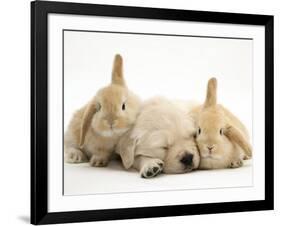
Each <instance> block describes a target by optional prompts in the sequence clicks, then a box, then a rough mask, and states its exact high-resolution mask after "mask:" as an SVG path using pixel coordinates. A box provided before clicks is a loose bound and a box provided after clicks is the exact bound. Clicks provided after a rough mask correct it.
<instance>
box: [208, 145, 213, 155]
mask: <svg viewBox="0 0 281 226" xmlns="http://www.w3.org/2000/svg"><path fill="white" fill-rule="evenodd" d="M207 148H208V150H209V152H210V153H211V152H212V150H213V149H214V145H210V146H207Z"/></svg>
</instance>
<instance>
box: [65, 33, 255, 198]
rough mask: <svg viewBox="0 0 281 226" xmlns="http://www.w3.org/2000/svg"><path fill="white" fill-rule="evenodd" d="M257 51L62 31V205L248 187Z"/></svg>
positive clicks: (214, 41) (169, 38) (243, 43)
mask: <svg viewBox="0 0 281 226" xmlns="http://www.w3.org/2000/svg"><path fill="white" fill-rule="evenodd" d="M252 47H253V40H252V39H249V38H224V37H204V36H198V37H196V36H188V35H184V36H177V35H172V34H171V35H167V34H166V35H161V34H138V33H122V32H121V33H118V32H115V33H114V32H97V31H79V30H64V31H63V81H64V84H63V85H64V89H63V90H64V94H63V97H64V162H65V163H64V181H63V183H64V186H63V188H64V191H63V193H64V195H85V194H97V193H122V192H123V193H126V192H145V191H163V190H184V189H215V188H228V187H247V186H251V185H252V183H253V177H252V170H253V168H252V161H253V160H252V155H254V153H255V150H254V149H253V150H252V142H251V138H252V134H253V133H252V118H253V100H252V99H253V96H252V94H253V85H252V83H253V48H252ZM252 153H253V154H252ZM147 179H149V180H147Z"/></svg>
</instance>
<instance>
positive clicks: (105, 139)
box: [64, 55, 141, 166]
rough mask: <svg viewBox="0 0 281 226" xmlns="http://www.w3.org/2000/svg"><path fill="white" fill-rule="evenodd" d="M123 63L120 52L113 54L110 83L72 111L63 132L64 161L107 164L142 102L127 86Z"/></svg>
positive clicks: (131, 123) (94, 164) (95, 164)
mask: <svg viewBox="0 0 281 226" xmlns="http://www.w3.org/2000/svg"><path fill="white" fill-rule="evenodd" d="M122 65H123V60H122V58H121V56H120V55H116V56H115V59H114V64H113V71H112V82H111V84H110V85H109V86H107V87H105V88H102V89H100V90H99V91H98V92H97V94H96V96H95V97H94V98H93V99H92V100H91V101H90V102H89V103H88V104H86V105H85V106H84V107H82V108H81V109H79V110H78V111H77V112H75V113H74V115H73V117H72V119H71V121H70V123H69V126H68V129H67V131H66V133H65V140H64V150H65V161H66V162H69V163H79V162H85V161H89V160H90V163H91V165H92V166H105V165H107V163H108V161H109V159H110V158H111V156H112V153H113V152H114V148H115V145H116V144H117V141H118V139H119V138H120V136H122V135H123V134H124V133H125V132H126V131H127V130H128V129H129V128H130V127H132V125H133V123H134V122H135V119H136V116H137V114H138V112H139V107H140V103H141V102H140V99H139V98H138V97H137V96H136V95H135V94H133V93H132V92H131V91H129V90H128V88H127V87H126V84H125V80H124V78H123V69H122ZM123 104H125V107H124V109H123Z"/></svg>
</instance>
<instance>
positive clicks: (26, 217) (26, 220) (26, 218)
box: [18, 216, 30, 224]
mask: <svg viewBox="0 0 281 226" xmlns="http://www.w3.org/2000/svg"><path fill="white" fill-rule="evenodd" d="M18 219H20V220H21V221H23V222H25V223H27V224H30V217H29V216H19V217H18Z"/></svg>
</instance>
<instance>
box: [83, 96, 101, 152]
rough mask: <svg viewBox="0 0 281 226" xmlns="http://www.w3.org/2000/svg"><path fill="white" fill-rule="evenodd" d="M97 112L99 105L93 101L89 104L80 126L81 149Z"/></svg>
mask: <svg viewBox="0 0 281 226" xmlns="http://www.w3.org/2000/svg"><path fill="white" fill-rule="evenodd" d="M96 112H97V103H96V101H95V100H92V101H91V102H89V103H88V105H87V106H86V108H85V110H84V113H83V116H82V122H81V126H80V137H79V147H82V146H83V144H84V141H85V136H86V133H87V130H88V128H89V126H90V124H91V120H92V118H93V115H94V114H95V113H96Z"/></svg>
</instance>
